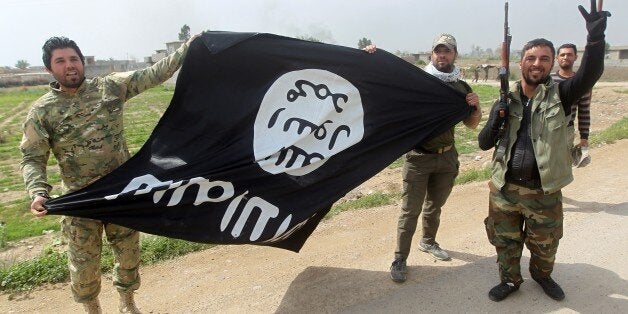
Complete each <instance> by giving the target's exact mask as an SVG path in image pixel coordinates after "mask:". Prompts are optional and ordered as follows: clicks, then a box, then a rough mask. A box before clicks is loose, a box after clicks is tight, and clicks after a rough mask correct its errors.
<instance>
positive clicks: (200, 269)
mask: <svg viewBox="0 0 628 314" xmlns="http://www.w3.org/2000/svg"><path fill="white" fill-rule="evenodd" d="M592 156H593V162H592V163H591V164H590V165H589V166H587V167H586V168H581V169H576V170H575V171H574V175H575V178H576V179H575V181H574V182H573V183H572V184H571V185H569V186H568V187H567V188H565V189H564V190H563V194H564V203H565V206H564V211H565V235H564V238H563V240H562V241H561V245H560V248H559V252H558V257H557V264H556V267H555V273H554V278H555V279H556V280H557V281H558V282H559V283H560V284H561V285H562V287H563V288H564V290H565V293H566V295H567V297H566V299H565V300H564V301H562V302H556V301H554V300H551V299H550V298H548V297H547V296H545V295H544V294H543V291H542V290H541V289H540V287H539V286H538V285H537V284H536V283H535V282H534V281H532V280H530V279H529V274H527V271H524V278H525V279H526V281H525V282H524V283H523V285H522V286H521V289H520V290H519V291H518V292H516V293H514V294H513V295H512V296H511V297H509V298H508V299H506V300H505V301H502V302H500V303H495V302H492V301H490V300H489V299H488V297H487V292H488V290H489V289H490V288H491V287H492V286H493V285H494V284H496V283H497V282H498V276H497V265H496V264H495V252H494V248H493V247H492V246H491V245H490V244H489V243H488V241H487V240H486V236H485V233H484V230H483V224H482V220H483V219H484V217H485V215H486V211H487V194H488V189H487V186H486V182H479V183H472V184H468V185H464V186H457V187H455V189H454V191H453V192H452V196H451V197H450V199H449V201H448V203H447V204H446V206H445V207H444V209H443V217H442V223H441V230H440V232H439V235H438V240H439V242H440V243H441V246H442V247H443V248H445V249H447V250H448V251H449V252H450V254H451V256H452V257H453V259H452V260H451V261H447V262H443V261H437V260H435V259H433V258H431V257H430V256H429V255H428V254H425V253H422V252H420V251H418V250H416V249H415V250H413V252H412V254H411V255H410V257H409V259H408V265H409V276H408V281H406V282H405V283H403V284H396V283H393V282H392V281H391V280H390V278H389V273H388V267H389V265H390V263H391V261H392V257H393V250H394V246H395V234H396V230H395V226H396V219H397V215H398V211H399V209H398V204H397V205H391V206H385V207H378V208H372V209H367V210H360V211H353V212H347V213H344V214H341V215H339V216H337V217H334V218H333V219H330V220H327V221H324V222H323V223H322V224H321V225H320V226H319V228H318V229H317V230H316V231H315V232H314V234H313V235H312V237H311V238H310V239H309V240H308V242H307V243H306V245H305V247H304V248H303V249H302V251H301V253H299V254H296V253H292V252H288V251H284V250H279V249H274V248H267V247H258V246H250V245H247V246H219V247H216V248H213V249H209V250H206V251H203V252H198V253H194V254H190V255H188V256H184V257H181V258H178V259H176V260H172V261H169V262H165V263H162V264H159V265H155V266H152V267H144V268H142V270H141V273H142V281H143V285H142V287H141V288H140V290H138V293H137V295H136V299H137V301H138V305H139V306H140V308H141V309H142V310H143V311H144V312H145V313H192V312H193V313H213V312H220V313H250V312H255V313H272V312H279V313H303V312H308V313H320V312H332V313H336V312H343V313H364V312H369V313H402V312H413V313H421V312H431V313H433V312H474V313H475V312H494V313H498V312H501V313H503V312H506V311H507V312H513V313H516V312H532V313H538V312H582V313H620V312H626V311H627V310H628V281H627V279H628V267H626V265H627V264H628V253H626V252H627V251H628V250H627V249H628V228H626V225H627V224H628V192H627V191H626V187H627V186H628V184H627V183H628V167H626V159H627V157H626V156H628V140H623V141H620V142H617V143H615V144H612V145H606V146H603V147H601V148H595V149H593V151H592ZM393 180H394V178H393ZM396 180H400V177H397V178H396ZM415 238H416V237H415ZM524 255H525V256H526V257H529V253H528V252H527V250H524ZM524 260H526V261H525V262H524V263H523V265H522V269H527V258H524ZM1 297H2V299H0V312H2V313H72V312H80V311H81V310H82V309H81V307H80V306H79V305H78V304H75V303H74V302H73V300H72V299H71V296H70V289H69V286H68V285H67V284H59V285H56V286H50V287H47V288H45V289H38V290H36V291H33V292H31V293H29V294H23V295H15V296H7V295H2V296H1ZM116 299H117V293H115V291H114V289H113V287H112V286H111V285H110V279H109V278H104V280H103V291H102V293H101V302H102V303H103V307H104V311H105V313H111V312H114V311H115V310H116V302H117V301H116Z"/></svg>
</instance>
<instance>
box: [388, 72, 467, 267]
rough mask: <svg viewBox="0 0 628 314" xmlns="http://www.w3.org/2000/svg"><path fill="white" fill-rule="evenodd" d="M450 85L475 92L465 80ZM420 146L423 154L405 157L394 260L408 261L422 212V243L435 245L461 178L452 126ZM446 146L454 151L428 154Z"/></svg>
mask: <svg viewBox="0 0 628 314" xmlns="http://www.w3.org/2000/svg"><path fill="white" fill-rule="evenodd" d="M447 84H449V85H450V86H451V87H453V88H455V89H458V90H459V91H461V92H463V93H465V94H467V93H470V92H472V91H471V88H470V87H469V85H467V84H466V83H463V82H462V81H455V82H451V83H447ZM421 147H422V151H419V150H411V151H409V152H408V153H406V155H405V162H404V164H403V194H402V200H401V214H400V215H399V221H398V223H397V248H396V249H395V259H399V258H400V259H406V258H407V257H408V255H409V254H410V247H411V245H412V237H413V236H414V232H415V231H416V227H417V223H418V219H419V216H420V215H421V213H423V216H422V232H423V236H422V239H421V242H423V243H426V244H434V243H436V233H437V231H438V227H439V225H440V214H441V207H442V206H443V205H445V202H446V201H447V198H448V197H449V194H450V193H451V190H452V188H453V187H454V180H455V179H456V177H457V176H458V168H459V167H460V162H459V161H458V152H457V151H456V147H455V146H454V128H453V127H452V128H451V129H449V130H447V131H445V132H443V133H442V134H440V135H438V136H437V137H435V138H434V139H431V140H430V141H428V142H426V143H423V144H422V146H421ZM443 147H451V148H450V149H449V150H448V151H445V152H442V153H429V152H438V151H439V149H442V148H443ZM424 201H425V206H424V204H423V202H424Z"/></svg>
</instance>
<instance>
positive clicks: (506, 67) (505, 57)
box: [495, 1, 512, 162]
mask: <svg viewBox="0 0 628 314" xmlns="http://www.w3.org/2000/svg"><path fill="white" fill-rule="evenodd" d="M511 40H512V36H510V27H509V26H508V1H506V3H505V5H504V41H503V42H502V53H501V59H502V60H501V61H502V64H501V67H500V68H499V81H500V88H499V101H500V102H502V103H504V104H506V107H508V93H509V82H508V76H509V75H510V42H511ZM505 115H506V112H505V111H504V110H500V111H499V116H500V117H502V118H503V117H504V116H505ZM507 121H508V119H505V120H504V122H503V123H502V125H501V126H500V127H499V135H498V138H499V142H498V145H497V150H496V152H495V160H496V161H498V162H502V161H503V160H504V155H505V154H506V148H507V147H508V132H507V129H508V122H507Z"/></svg>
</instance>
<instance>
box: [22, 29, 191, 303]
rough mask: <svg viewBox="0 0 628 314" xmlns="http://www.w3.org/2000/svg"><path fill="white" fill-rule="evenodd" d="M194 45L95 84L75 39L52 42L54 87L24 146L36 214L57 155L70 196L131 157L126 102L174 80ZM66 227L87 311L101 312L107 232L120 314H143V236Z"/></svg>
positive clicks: (69, 221)
mask: <svg viewBox="0 0 628 314" xmlns="http://www.w3.org/2000/svg"><path fill="white" fill-rule="evenodd" d="M193 38H195V37H193ZM191 40H192V39H190V41H191ZM190 41H188V42H187V43H184V44H183V45H181V47H180V48H179V49H177V50H176V51H175V52H174V53H172V54H171V55H170V56H168V57H166V58H164V59H162V60H160V61H159V62H157V63H155V64H154V65H153V66H151V67H148V68H145V69H142V70H137V71H130V72H124V73H112V74H109V75H107V76H104V77H96V78H92V79H86V78H85V68H84V65H85V63H84V62H85V58H84V57H83V54H82V53H81V50H80V49H79V47H78V46H77V44H76V43H75V42H74V41H73V40H70V39H68V38H66V37H52V38H50V39H48V40H47V41H46V43H45V44H44V46H43V48H42V50H43V57H42V59H43V61H44V65H45V66H46V69H47V71H48V72H49V73H50V74H52V76H53V77H54V79H55V81H54V82H52V83H50V91H49V92H48V93H46V94H45V95H44V96H42V97H41V98H39V99H38V100H36V101H35V103H34V104H33V105H32V107H31V109H30V111H29V113H28V116H27V117H26V121H25V122H24V134H23V136H22V142H21V144H20V150H21V152H22V163H21V170H22V175H23V177H24V182H25V184H26V189H27V191H28V193H29V196H30V197H31V199H32V203H31V208H30V209H31V212H32V214H33V215H35V216H37V217H41V216H44V215H46V213H47V212H46V209H45V207H44V203H45V202H46V200H47V199H48V193H49V192H50V190H51V188H52V187H51V186H50V184H48V178H47V174H46V167H47V164H48V157H49V155H50V151H52V153H53V154H54V156H55V158H56V159H57V161H58V164H59V168H60V170H61V181H62V189H63V192H64V193H70V192H74V191H77V190H79V189H81V188H83V187H85V186H87V185H89V184H90V183H92V182H94V181H96V180H97V179H99V178H100V177H102V176H104V175H106V174H107V173H109V172H111V171H112V170H114V169H116V168H117V167H118V166H120V165H122V163H124V162H125V161H126V160H127V159H129V157H130V154H129V151H128V149H127V145H126V142H125V139H124V124H123V114H122V112H123V105H124V103H125V102H126V101H127V100H129V99H130V98H131V97H133V96H135V95H137V94H139V93H141V92H143V91H145V90H147V89H149V88H151V87H153V86H155V85H157V84H160V83H162V82H164V81H165V80H167V79H168V78H170V77H171V76H172V75H173V74H174V73H175V71H177V69H179V67H180V66H181V64H182V62H183V57H184V56H185V54H186V52H187V49H188V46H189V42H190ZM61 229H62V232H63V235H64V236H65V237H66V240H67V242H68V253H67V254H68V264H69V268H70V280H71V288H72V293H73V295H74V299H75V300H76V301H77V302H79V303H83V305H84V307H85V310H86V311H87V312H88V313H100V312H101V309H100V304H99V302H98V294H99V293H100V256H101V251H102V234H103V231H104V233H105V234H106V236H107V241H108V242H109V243H110V244H111V246H112V248H113V252H114V256H115V265H114V268H113V281H114V286H115V287H116V288H117V290H118V292H119V293H120V307H119V310H120V311H121V312H127V313H137V312H139V310H138V309H137V307H136V306H135V302H134V299H133V293H134V291H135V290H137V289H138V288H139V286H140V277H139V272H138V267H139V263H140V248H139V232H138V231H136V230H131V229H129V228H125V227H122V226H118V225H114V224H104V223H103V222H101V221H98V220H92V219H87V218H80V217H69V216H65V217H63V219H62V221H61Z"/></svg>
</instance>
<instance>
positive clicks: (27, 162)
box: [20, 106, 52, 196]
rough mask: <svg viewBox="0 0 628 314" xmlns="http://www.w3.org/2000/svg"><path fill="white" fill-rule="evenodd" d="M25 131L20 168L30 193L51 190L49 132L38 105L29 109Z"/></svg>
mask: <svg viewBox="0 0 628 314" xmlns="http://www.w3.org/2000/svg"><path fill="white" fill-rule="evenodd" d="M23 130H24V133H23V135H22V142H21V143H20V151H21V152H22V162H21V163H20V170H21V171H22V176H23V178H24V183H25V185H26V190H27V191H28V195H29V196H32V195H34V194H35V193H36V192H43V191H45V192H50V190H52V186H51V185H50V184H48V176H47V173H46V165H47V163H48V158H49V157H50V145H49V141H48V138H49V136H48V132H47V131H46V128H45V127H44V122H43V120H42V116H41V115H40V114H39V113H38V111H37V108H36V106H33V107H32V108H31V110H30V111H29V113H28V115H27V117H26V121H25V122H24V124H23Z"/></svg>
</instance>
